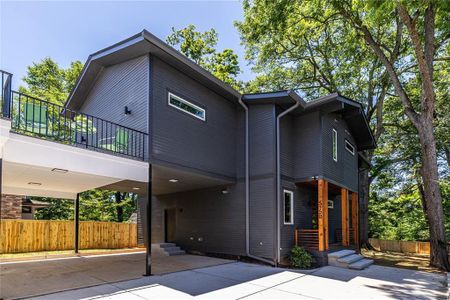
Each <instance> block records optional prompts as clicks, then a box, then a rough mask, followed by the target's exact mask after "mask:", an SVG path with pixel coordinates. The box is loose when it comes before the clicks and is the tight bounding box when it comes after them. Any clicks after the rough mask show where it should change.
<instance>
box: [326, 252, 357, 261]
mask: <svg viewBox="0 0 450 300" xmlns="http://www.w3.org/2000/svg"><path fill="white" fill-rule="evenodd" d="M355 253H356V252H355V251H354V250H340V251H336V252H331V253H328V259H330V258H335V259H339V258H342V257H344V256H348V255H351V254H355Z"/></svg>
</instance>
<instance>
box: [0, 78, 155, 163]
mask: <svg viewBox="0 0 450 300" xmlns="http://www.w3.org/2000/svg"><path fill="white" fill-rule="evenodd" d="M0 74H1V84H2V89H1V95H0V97H1V99H0V100H1V108H2V109H1V117H2V118H5V119H9V120H10V121H11V132H14V133H17V134H22V135H26V136H32V137H36V138H39V139H45V140H50V141H54V142H58V143H62V144H66V145H71V146H75V147H82V148H86V149H89V150H93V151H99V152H104V153H109V154H113V155H117V156H122V157H126V158H131V159H135V160H143V161H144V160H146V159H147V149H146V145H147V143H148V134H147V133H145V132H141V131H138V130H135V129H132V128H128V127H126V126H122V125H120V124H116V123H114V122H111V121H107V120H104V119H101V118H98V117H95V116H91V115H88V114H85V113H81V112H77V111H73V110H70V109H67V108H65V107H63V106H60V105H57V104H53V103H50V102H47V101H44V100H41V99H37V98H34V97H31V96H29V95H25V94H23V93H20V92H17V91H13V90H12V89H11V79H12V74H11V73H8V72H5V71H2V70H0Z"/></svg>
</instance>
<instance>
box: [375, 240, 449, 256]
mask: <svg viewBox="0 0 450 300" xmlns="http://www.w3.org/2000/svg"><path fill="white" fill-rule="evenodd" d="M369 242H370V244H371V245H372V247H373V248H374V249H375V250H377V251H383V252H384V251H391V252H399V253H407V254H425V255H426V254H430V243H429V242H417V241H394V240H379V239H369ZM447 250H448V251H449V252H450V244H448V245H447Z"/></svg>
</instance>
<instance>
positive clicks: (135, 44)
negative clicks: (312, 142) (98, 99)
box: [65, 30, 240, 110]
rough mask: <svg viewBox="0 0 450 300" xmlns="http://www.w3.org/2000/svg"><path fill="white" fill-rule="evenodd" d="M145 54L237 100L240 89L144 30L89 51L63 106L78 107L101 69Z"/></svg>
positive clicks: (226, 96) (224, 95) (230, 98)
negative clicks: (234, 87) (100, 48)
mask: <svg viewBox="0 0 450 300" xmlns="http://www.w3.org/2000/svg"><path fill="white" fill-rule="evenodd" d="M147 54H151V55H153V56H155V57H158V58H159V59H161V60H163V61H164V62H166V63H168V64H170V65H172V66H173V67H175V68H177V69H178V70H180V71H181V72H183V73H185V74H187V75H188V76H190V77H191V78H193V79H195V80H197V81H199V82H200V83H202V84H203V85H205V86H206V87H208V88H210V89H211V90H213V91H215V92H216V93H218V94H219V95H221V96H223V97H225V98H226V99H229V100H232V101H237V100H238V99H239V96H240V94H239V92H237V91H236V90H234V89H233V88H232V87H231V86H229V85H228V84H226V83H224V82H222V81H221V80H219V79H217V78H216V77H215V76H214V75H212V74H211V73H210V72H208V71H206V70H205V69H203V68H202V67H200V66H199V65H197V64H196V63H194V62H193V61H191V60H190V59H188V58H187V57H186V56H184V55H183V54H181V53H180V52H178V51H177V50H175V49H174V48H172V47H170V46H169V45H167V44H166V43H164V42H163V41H162V40H160V39H159V38H157V37H156V36H154V35H153V34H151V33H150V32H148V31H147V30H143V31H142V32H140V33H138V34H136V35H134V36H132V37H130V38H128V39H126V40H123V41H121V42H119V43H117V44H114V45H112V46H110V47H107V48H105V49H103V50H100V51H98V52H96V53H94V54H91V55H90V56H89V57H88V59H87V61H86V63H85V65H84V68H83V70H82V72H81V75H80V77H79V78H78V80H77V82H76V84H75V87H74V89H73V90H72V92H71V93H70V95H69V98H68V99H67V102H66V104H65V106H66V107H68V108H71V109H75V110H77V109H79V108H80V107H81V105H82V103H83V101H84V100H85V99H86V96H87V95H88V93H89V91H90V90H91V88H92V86H93V84H94V83H95V79H96V78H97V76H98V75H99V74H100V73H101V71H102V69H103V68H105V67H108V66H111V65H114V64H118V63H121V62H124V61H127V60H130V59H133V58H136V57H139V56H142V55H147Z"/></svg>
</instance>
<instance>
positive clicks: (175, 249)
mask: <svg viewBox="0 0 450 300" xmlns="http://www.w3.org/2000/svg"><path fill="white" fill-rule="evenodd" d="M163 249H164V251H166V252H177V251H180V250H181V249H180V247H178V246H175V247H166V248H163Z"/></svg>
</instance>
